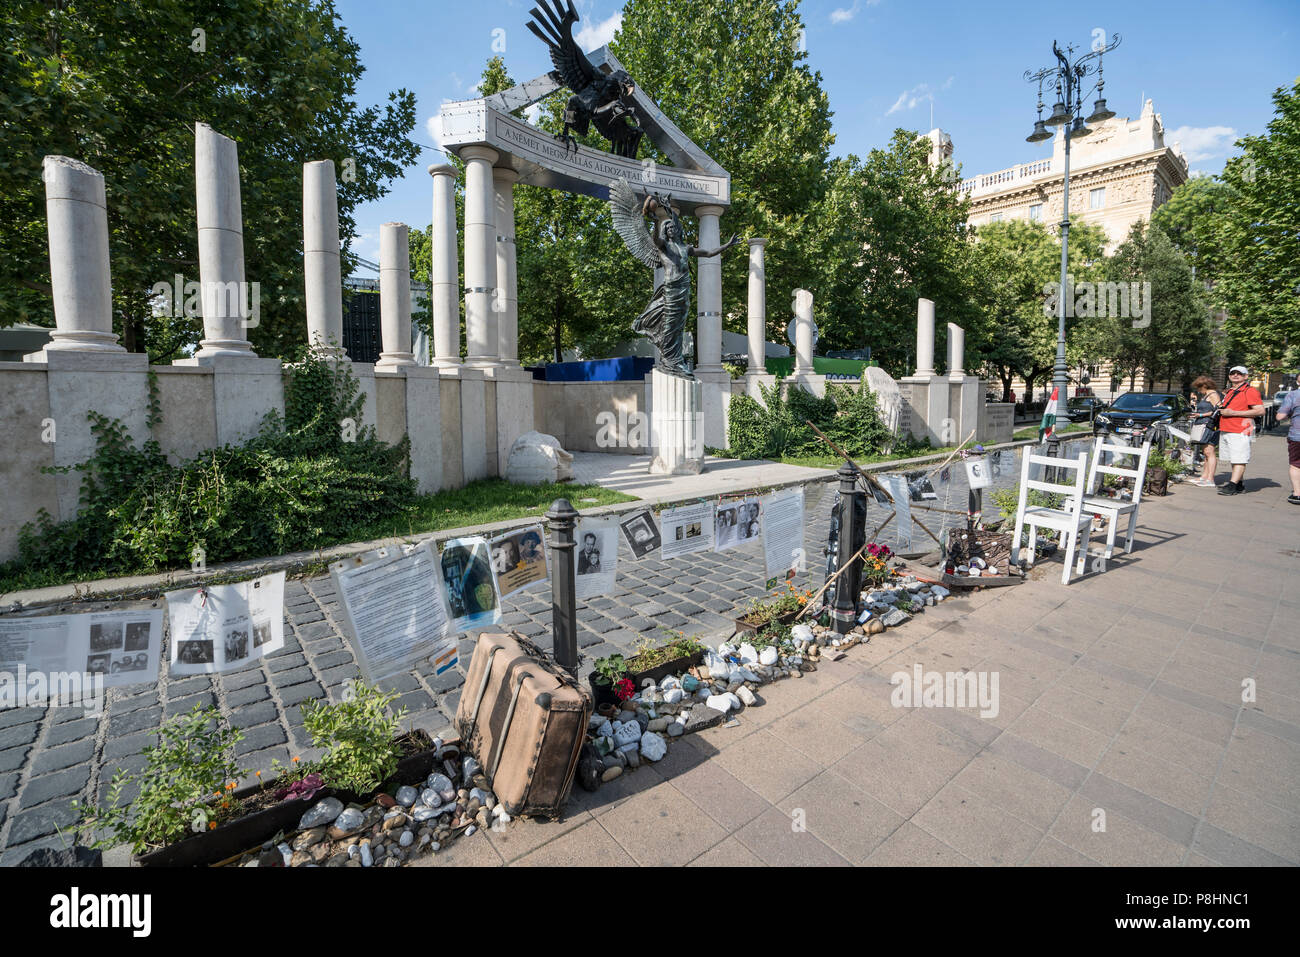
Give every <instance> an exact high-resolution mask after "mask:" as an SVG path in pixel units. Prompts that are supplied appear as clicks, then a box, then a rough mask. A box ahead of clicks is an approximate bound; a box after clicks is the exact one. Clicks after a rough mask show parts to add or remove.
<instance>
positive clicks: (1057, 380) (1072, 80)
mask: <svg viewBox="0 0 1300 957" xmlns="http://www.w3.org/2000/svg"><path fill="white" fill-rule="evenodd" d="M1119 43H1120V36H1119V34H1118V33H1117V34H1115V35H1114V38H1113V40H1112V42H1110V43H1109V44H1108V43H1107V42H1106V41H1105V40H1104V39H1101V40H1098V41H1096V42H1094V44H1093V49H1092V51H1091V52H1089V53H1086V54H1084V55H1083V56H1081V57H1079V58H1078V59H1076V60H1074V61H1073V62H1071V59H1070V58H1071V57H1072V56H1074V51H1075V47H1074V46H1073V45H1070V46H1067V47H1066V48H1065V51H1064V52H1062V51H1061V48H1060V47H1059V46H1057V45H1056V42H1055V41H1053V43H1052V52H1053V53H1054V54H1055V55H1056V60H1057V62H1056V63H1055V64H1053V65H1052V66H1046V67H1043V68H1042V69H1041V70H1026V71H1025V79H1026V80H1027V81H1028V82H1030V83H1034V82H1037V83H1038V120H1037V121H1036V122H1035V123H1034V131H1033V132H1032V133H1030V134H1029V135H1028V136H1027V137H1025V139H1026V141H1027V142H1030V143H1041V142H1043V141H1044V140H1049V139H1051V138H1052V134H1051V133H1050V132H1049V131H1048V129H1047V127H1049V126H1061V127H1064V134H1063V135H1064V137H1065V168H1064V173H1065V176H1064V179H1063V181H1062V194H1061V285H1060V289H1059V292H1058V294H1057V297H1056V314H1057V333H1056V365H1055V367H1054V369H1053V371H1052V386H1053V388H1054V389H1055V390H1056V395H1057V402H1058V405H1057V416H1058V417H1059V416H1060V415H1061V414H1062V410H1063V409H1064V408H1065V403H1066V399H1067V396H1068V392H1069V372H1068V370H1067V368H1066V364H1065V295H1066V281H1067V278H1068V277H1067V273H1068V271H1069V265H1070V258H1069V257H1070V142H1071V140H1073V139H1074V138H1075V137H1079V136H1087V135H1088V134H1089V133H1091V132H1092V130H1091V129H1089V128H1088V126H1087V125H1086V124H1088V123H1100V122H1102V121H1103V120H1108V119H1110V118H1111V117H1112V116H1114V115H1115V111H1114V110H1111V109H1108V108H1107V106H1106V100H1105V98H1104V96H1103V90H1104V88H1105V80H1104V79H1103V77H1102V55H1103V54H1104V53H1105V52H1106V51H1107V50H1114V49H1115V48H1116V47H1118V46H1119ZM1094 73H1095V74H1096V75H1097V84H1096V86H1095V87H1094V88H1093V89H1095V90H1096V92H1097V101H1096V103H1094V104H1093V108H1092V113H1091V114H1090V115H1089V116H1088V118H1087V119H1086V120H1085V119H1084V118H1083V98H1084V93H1083V85H1084V83H1085V81H1086V80H1087V78H1088V77H1089V76H1090V75H1092V74H1094ZM1053 81H1055V84H1056V103H1055V104H1054V105H1053V106H1052V115H1051V116H1049V117H1048V118H1047V119H1046V120H1044V119H1043V85H1044V83H1046V84H1047V85H1048V87H1049V88H1050V86H1051V85H1052V83H1053ZM1091 92H1092V91H1089V94H1088V95H1091ZM1059 444H1060V443H1059V441H1058V440H1057V438H1056V433H1055V432H1053V434H1052V439H1051V441H1050V442H1049V443H1048V447H1049V454H1052V455H1055V454H1056V451H1057V449H1058V447H1059Z"/></svg>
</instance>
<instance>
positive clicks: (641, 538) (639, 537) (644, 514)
mask: <svg viewBox="0 0 1300 957" xmlns="http://www.w3.org/2000/svg"><path fill="white" fill-rule="evenodd" d="M619 528H621V529H622V530H623V537H624V538H625V539H627V544H628V547H629V548H630V549H632V557H633V558H634V559H637V560H640V559H642V558H645V557H646V556H647V555H652V554H654V553H655V552H658V551H659V546H660V545H661V544H662V542H661V539H660V537H659V525H658V523H656V522H655V517H654V513H653V512H651V511H650V510H649V509H645V510H644V511H641V512H637V513H636V514H635V515H633V516H632V517H631V518H625V519H624V520H623V521H622V523H621V524H620V525H619Z"/></svg>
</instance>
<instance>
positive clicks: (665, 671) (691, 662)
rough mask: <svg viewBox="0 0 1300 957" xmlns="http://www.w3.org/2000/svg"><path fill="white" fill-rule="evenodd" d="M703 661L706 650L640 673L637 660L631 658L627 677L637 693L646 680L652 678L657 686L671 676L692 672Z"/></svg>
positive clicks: (628, 663)
mask: <svg viewBox="0 0 1300 957" xmlns="http://www.w3.org/2000/svg"><path fill="white" fill-rule="evenodd" d="M703 660H704V650H703V649H701V650H700V651H697V652H695V653H693V654H689V655H683V656H682V657H680V658H674V659H673V660H672V661H666V662H664V663H663V664H661V665H655V666H654V667H653V668H647V669H645V670H643V671H638V670H637V668H636V659H635V658H629V659H628V662H627V676H628V677H629V678H631V679H632V684H633V685H634V686H635V687H636V689H637V691H640V690H641V683H642V682H643V681H645V679H646V678H651V679H653V680H654V683H655V684H658V683H659V682H660V681H662V680H663V679H664V678H667V677H668V676H669V675H679V674H683V673H684V672H687V671H690V670H691V668H692V667H694V666H695V665H698V664H699V663H700V662H701V661H703Z"/></svg>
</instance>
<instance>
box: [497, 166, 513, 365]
mask: <svg viewBox="0 0 1300 957" xmlns="http://www.w3.org/2000/svg"><path fill="white" fill-rule="evenodd" d="M517 182H519V174H518V173H516V172H515V171H514V170H512V169H500V168H498V169H493V170H492V186H493V189H494V191H495V193H496V223H497V230H496V232H497V236H496V240H497V244H496V245H497V294H496V297H495V298H494V299H493V300H492V304H493V308H494V309H495V310H496V318H497V358H498V359H500V360H501V364H502V365H505V366H518V365H519V286H518V275H517V271H516V261H515V183H517Z"/></svg>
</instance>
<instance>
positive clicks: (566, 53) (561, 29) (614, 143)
mask: <svg viewBox="0 0 1300 957" xmlns="http://www.w3.org/2000/svg"><path fill="white" fill-rule="evenodd" d="M564 2H565V3H567V4H568V9H567V10H565V9H563V8H562V7H561V5H560V4H561V0H538V6H539V7H541V10H538V9H537V7H534V8H533V9H531V10H529V11H528V12H529V13H531V14H532V15H533V19H532V20H530V21H529V22H528V29H529V30H532V31H533V33H534V34H535V35H536V36H537V38H538V39H539V40H541V41H542V42H543V43H545V44H546V45H547V46H548V47H549V48H550V51H551V62H552V63H553V64H555V69H554V70H553V71H551V76H552V77H553V78H554V79H555V81H556V82H557V83H559V84H561V85H563V86H567V87H568V88H569V89H570V90H572V91H573V96H571V97H569V102H568V104H566V106H565V108H564V131H563V132H562V133H561V134H560V137H559V138H560V140H561V141H563V142H564V144H565V146H566V147H568V146H572V147H573V149H574V151H575V152H576V151H577V149H578V141H577V140H576V139H574V138H573V136H572V133H577V134H579V135H580V136H585V135H586V134H587V131H588V130H589V129H590V128H591V124H593V123H594V124H595V126H596V131H597V132H598V133H600V135H601V136H603V137H605V139H607V140H609V143H610V146H611V148H612V149H613V151H614V153H615V154H617V155H619V156H626V157H628V158H629V159H636V154H637V148H638V147H639V146H640V144H641V137H642V136H644V135H645V131H644V130H643V129H641V127H640V126H639V125H638V123H637V112H636V102H635V100H634V99H633V97H634V95H635V93H636V85H635V84H634V83H633V82H632V78H631V77H630V76H628V75H627V72H626V71H624V70H615V71H614V72H613V73H610V74H608V75H607V74H604V73H602V72H601V71H600V70H598V69H596V68H595V67H594V66H592V64H591V61H590V60H588V59H587V54H585V53H583V52H582V50H581V49H579V47H578V44H577V43H576V42H575V41H574V39H573V25H574V24H575V23H577V22H578V20H579V19H580V18H579V16H578V11H577V10H575V9H574V7H573V0H564ZM552 4H554V9H552V8H551V5H552Z"/></svg>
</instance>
